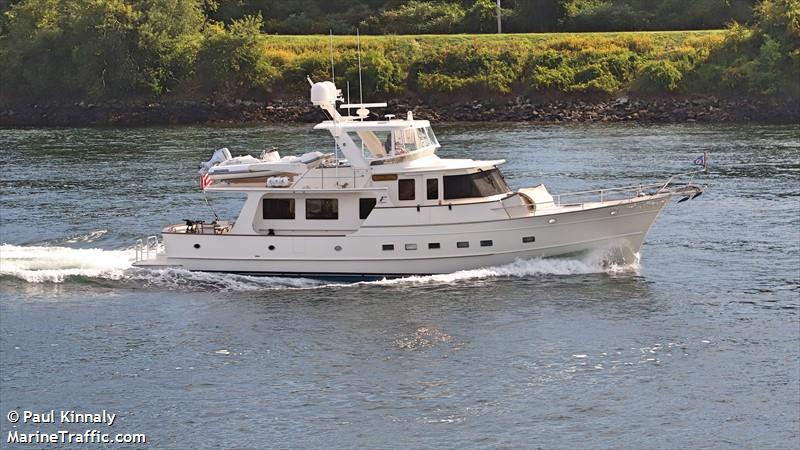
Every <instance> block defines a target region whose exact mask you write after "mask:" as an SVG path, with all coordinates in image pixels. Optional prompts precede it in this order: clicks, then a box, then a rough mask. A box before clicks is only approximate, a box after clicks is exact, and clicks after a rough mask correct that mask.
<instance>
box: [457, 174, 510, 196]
mask: <svg viewBox="0 0 800 450" xmlns="http://www.w3.org/2000/svg"><path fill="white" fill-rule="evenodd" d="M442 184H443V187H444V189H443V190H444V192H443V193H442V194H443V198H444V199H445V200H458V199H462V198H485V197H491V196H493V195H500V194H505V193H508V192H509V191H510V188H509V187H508V184H507V183H506V181H505V179H503V175H502V174H501V173H500V170H499V169H497V168H496V167H495V168H493V169H489V170H479V171H477V172H472V173H465V174H459V175H444V177H443V178H442Z"/></svg>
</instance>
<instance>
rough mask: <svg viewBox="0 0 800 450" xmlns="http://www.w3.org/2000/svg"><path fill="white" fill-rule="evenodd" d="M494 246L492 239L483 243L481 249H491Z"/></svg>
mask: <svg viewBox="0 0 800 450" xmlns="http://www.w3.org/2000/svg"><path fill="white" fill-rule="evenodd" d="M492 245H494V243H493V242H492V241H491V239H490V240H487V241H481V247H491V246H492Z"/></svg>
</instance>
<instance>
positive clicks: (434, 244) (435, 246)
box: [428, 242, 442, 249]
mask: <svg viewBox="0 0 800 450" xmlns="http://www.w3.org/2000/svg"><path fill="white" fill-rule="evenodd" d="M428 248H430V249H434V248H442V246H441V245H440V244H439V243H438V242H430V243H428Z"/></svg>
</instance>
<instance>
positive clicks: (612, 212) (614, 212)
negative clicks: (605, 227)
mask: <svg viewBox="0 0 800 450" xmlns="http://www.w3.org/2000/svg"><path fill="white" fill-rule="evenodd" d="M609 214H611V215H612V216H616V215H617V212H616V211H611V212H610V213H609Z"/></svg>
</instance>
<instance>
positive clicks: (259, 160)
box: [136, 79, 705, 279]
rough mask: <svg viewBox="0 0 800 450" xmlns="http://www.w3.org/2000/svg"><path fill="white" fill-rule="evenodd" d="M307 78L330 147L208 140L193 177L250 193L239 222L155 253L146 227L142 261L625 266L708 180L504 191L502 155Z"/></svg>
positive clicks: (252, 266) (178, 227)
mask: <svg viewBox="0 0 800 450" xmlns="http://www.w3.org/2000/svg"><path fill="white" fill-rule="evenodd" d="M309 83H310V84H311V102H312V103H313V104H314V105H316V106H318V107H319V108H321V109H322V110H323V111H325V112H326V113H327V115H328V116H329V117H330V119H329V120H326V121H324V122H322V123H319V124H318V125H316V126H315V127H314V128H315V129H317V130H326V131H328V132H329V133H330V134H331V136H332V137H333V141H334V146H335V147H334V148H332V149H329V150H328V151H326V150H325V149H313V150H310V151H303V152H300V154H299V155H297V156H281V155H280V154H279V152H278V151H277V150H275V149H272V150H268V151H264V152H261V153H260V155H259V156H258V157H255V156H252V155H244V156H238V157H233V156H232V155H231V154H230V152H229V151H228V150H227V149H220V150H217V151H216V152H215V153H214V155H213V156H212V158H211V159H210V160H209V161H208V162H206V163H204V164H203V165H202V166H201V170H200V175H201V180H203V181H202V182H201V184H202V186H203V188H204V191H205V192H207V193H211V194H213V193H218V192H239V193H244V194H245V195H246V200H245V202H244V205H243V207H242V209H241V211H240V213H239V215H238V217H237V218H236V220H235V221H223V220H219V219H215V220H213V221H208V222H205V221H191V220H190V221H186V223H182V224H175V225H169V226H167V227H166V228H164V229H163V230H162V233H161V235H162V239H163V250H159V245H158V241H159V240H158V238H157V237H155V236H151V237H150V238H148V239H147V240H146V241H144V242H142V241H140V242H139V244H138V246H137V248H138V251H137V262H136V265H137V266H140V267H153V266H173V267H182V268H185V269H189V270H199V271H212V272H231V273H239V274H250V275H268V276H269V275H279V276H308V277H323V278H329V277H333V278H350V277H353V278H362V279H363V278H382V277H398V276H406V275H422V274H437V273H449V272H454V271H458V270H464V269H472V268H479V267H486V266H495V265H501V264H506V263H510V262H513V261H514V260H517V259H529V258H542V257H554V256H570V255H575V256H578V255H580V254H583V253H586V252H591V251H602V252H605V254H606V255H607V258H608V260H609V262H618V263H628V262H633V261H634V260H635V258H637V257H638V252H639V248H640V247H641V245H642V242H643V240H644V238H645V235H646V234H647V232H648V230H649V228H650V226H651V225H652V223H653V222H654V221H655V219H656V217H657V216H658V214H659V212H660V211H661V210H662V209H663V208H664V207H665V206H666V205H667V203H668V202H669V200H670V199H671V198H673V196H675V195H679V196H681V197H682V198H683V199H689V198H694V197H696V196H698V195H700V194H701V193H702V191H703V187H702V186H699V185H696V184H691V183H676V182H675V179H676V177H677V176H673V177H671V178H670V179H669V180H667V181H666V182H662V183H654V184H649V185H639V186H633V187H625V188H613V189H602V190H597V191H591V192H576V193H566V194H559V195H552V194H551V193H550V192H548V190H547V189H546V188H545V187H544V186H543V185H538V186H533V187H527V188H522V189H518V190H516V191H513V190H512V189H511V188H509V186H508V185H507V184H506V181H505V180H504V178H503V176H502V174H501V172H500V169H499V167H500V166H501V165H502V164H503V163H504V162H505V161H504V160H488V161H484V160H473V159H447V158H440V157H439V156H438V155H437V150H438V149H439V148H440V144H439V141H438V140H437V138H436V135H435V134H434V132H433V129H432V128H431V125H430V123H429V122H428V121H427V120H417V119H415V118H414V117H413V115H412V113H411V112H408V113H407V114H406V115H404V116H401V117H400V118H398V117H396V116H394V115H392V114H386V115H385V116H383V117H382V118H381V119H378V120H368V117H369V116H370V111H369V109H370V108H381V107H385V106H386V104H385V103H366V104H365V103H357V104H339V103H342V102H343V99H342V95H341V91H340V90H338V89H337V88H336V86H335V85H334V83H333V82H330V81H323V82H317V83H312V82H311V80H310V79H309ZM337 104H339V105H338V108H337ZM340 110H341V111H344V112H345V114H344V115H342V114H341V113H340V112H339V111H340ZM353 112H354V113H355V114H351V113H353ZM330 150H333V151H330ZM704 163H705V159H704ZM704 168H705V166H704ZM696 172H697V171H695V172H689V173H687V174H682V175H691V174H694V173H696Z"/></svg>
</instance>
